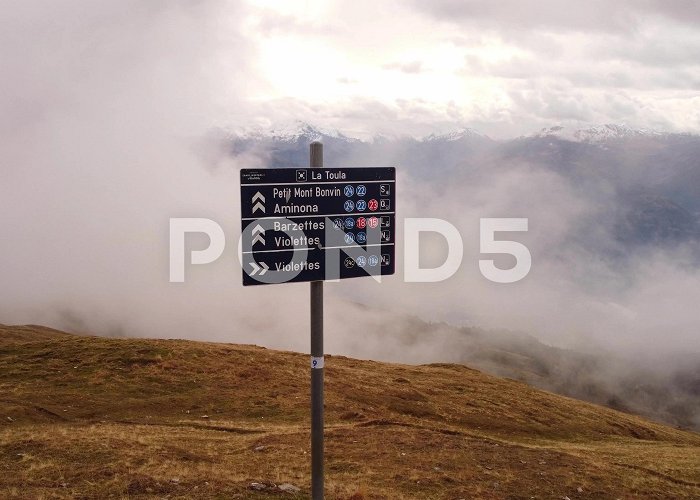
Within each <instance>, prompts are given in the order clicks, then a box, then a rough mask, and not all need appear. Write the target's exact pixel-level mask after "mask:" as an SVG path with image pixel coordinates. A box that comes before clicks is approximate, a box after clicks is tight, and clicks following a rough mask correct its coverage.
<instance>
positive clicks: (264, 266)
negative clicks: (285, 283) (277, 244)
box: [260, 262, 270, 276]
mask: <svg viewBox="0 0 700 500" xmlns="http://www.w3.org/2000/svg"><path fill="white" fill-rule="evenodd" d="M260 265H261V266H262V267H263V270H262V271H261V272H260V276H262V275H263V274H265V273H266V272H267V270H268V269H270V268H269V267H268V265H267V264H265V263H264V262H261V263H260Z"/></svg>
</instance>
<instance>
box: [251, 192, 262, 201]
mask: <svg viewBox="0 0 700 500" xmlns="http://www.w3.org/2000/svg"><path fill="white" fill-rule="evenodd" d="M257 200H260V201H262V202H263V203H265V197H264V196H263V194H262V193H261V192H260V191H258V192H256V193H255V194H254V195H253V203H255V202H256V201H257Z"/></svg>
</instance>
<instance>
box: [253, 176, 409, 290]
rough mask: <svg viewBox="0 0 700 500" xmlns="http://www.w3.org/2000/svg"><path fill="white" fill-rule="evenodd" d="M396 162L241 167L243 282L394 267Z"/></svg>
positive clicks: (324, 277)
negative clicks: (392, 164) (359, 165)
mask: <svg viewBox="0 0 700 500" xmlns="http://www.w3.org/2000/svg"><path fill="white" fill-rule="evenodd" d="M395 179H396V172H395V169H394V168H393V167H367V168H334V169H330V168H329V169H323V170H320V169H319V170H313V169H311V168H275V169H243V170H241V214H242V219H243V220H242V230H243V232H242V249H243V253H242V256H243V260H242V264H243V285H245V286H248V285H262V284H269V283H289V282H295V281H320V280H332V279H344V278H356V277H360V276H368V275H388V274H393V273H394V243H395V241H394V235H395V233H394V229H395V226H396V224H395V212H394V209H395V206H396V203H395V191H396V189H395Z"/></svg>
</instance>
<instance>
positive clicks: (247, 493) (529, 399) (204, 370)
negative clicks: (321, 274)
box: [0, 326, 700, 499]
mask: <svg viewBox="0 0 700 500" xmlns="http://www.w3.org/2000/svg"><path fill="white" fill-rule="evenodd" d="M326 366H327V369H326V412H327V417H326V418H327V421H326V424H327V429H326V471H327V478H326V486H327V494H328V497H329V498H350V497H352V498H355V499H359V498H392V499H393V498H423V499H425V498H473V497H480V498H563V497H565V496H568V497H569V498H570V499H575V498H601V497H605V498H637V497H644V498H670V497H674V498H680V497H686V498H692V497H696V498H697V497H698V496H700V436H699V435H697V434H694V433H691V432H685V431H680V430H677V429H673V428H669V427H666V426H663V425H659V424H655V423H651V422H648V421H646V420H644V419H642V418H639V417H635V416H632V415H628V414H624V413H619V412H616V411H614V410H610V409H606V408H602V407H598V406H595V405H592V404H588V403H583V402H580V401H576V400H573V399H569V398H565V397H561V396H556V395H553V394H550V393H546V392H543V391H539V390H536V389H533V388H531V387H529V386H527V385H524V384H522V383H519V382H516V381H512V380H507V379H499V378H496V377H492V376H488V375H485V374H483V373H481V372H478V371H476V370H472V369H469V368H466V367H464V366H460V365H447V364H444V365H442V364H439V365H436V364H433V365H425V366H408V365H398V364H384V363H376V362H372V361H359V360H353V359H348V358H344V357H337V356H332V357H328V358H327V361H326ZM308 386H309V370H308V356H306V355H303V354H297V353H290V352H278V351H271V350H267V349H264V348H260V347H255V346H241V345H226V344H212V343H199V342H191V341H173V340H141V339H139V340H136V339H109V338H99V337H79V336H73V335H67V334H64V333H61V332H57V331H55V330H50V329H46V328H41V327H5V326H0V400H1V401H2V410H1V411H0V421H1V422H2V424H1V425H0V466H1V467H2V470H3V472H4V474H3V475H2V476H1V477H0V497H2V498H13V497H15V498H48V497H51V498H109V497H112V498H127V497H128V498H147V497H158V498H163V497H168V498H277V497H280V498H294V497H298V498H305V497H307V495H308V487H307V485H308V483H309V477H308V473H309V455H308V453H309V429H308V408H309V396H308V394H309V387H308ZM251 483H258V484H257V486H256V487H257V488H260V489H259V490H256V489H251ZM282 483H290V484H292V485H296V486H297V487H299V488H300V491H299V492H296V493H294V492H283V491H281V490H280V488H279V486H276V485H279V484H282ZM283 489H284V488H283ZM289 489H290V490H294V488H293V487H289ZM353 495H354V497H353Z"/></svg>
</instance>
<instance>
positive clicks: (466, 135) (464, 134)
mask: <svg viewBox="0 0 700 500" xmlns="http://www.w3.org/2000/svg"><path fill="white" fill-rule="evenodd" d="M473 138H477V139H488V137H487V136H485V135H483V134H481V133H479V132H478V131H476V130H474V129H473V128H469V127H464V128H459V129H457V130H453V131H452V132H447V133H445V134H430V135H426V136H425V137H422V138H421V139H420V141H421V142H440V141H443V142H453V141H460V140H462V139H473Z"/></svg>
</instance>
